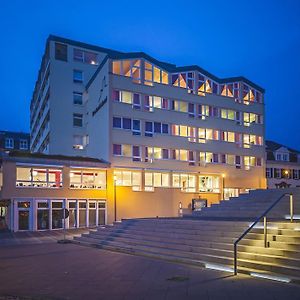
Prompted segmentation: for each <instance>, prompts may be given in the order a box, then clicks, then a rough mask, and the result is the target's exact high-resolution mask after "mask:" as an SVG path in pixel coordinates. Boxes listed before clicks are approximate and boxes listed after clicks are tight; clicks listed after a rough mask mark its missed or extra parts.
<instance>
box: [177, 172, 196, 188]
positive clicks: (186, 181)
mask: <svg viewBox="0 0 300 300" xmlns="http://www.w3.org/2000/svg"><path fill="white" fill-rule="evenodd" d="M172 186H173V187H174V188H181V190H182V191H183V192H196V176H195V175H192V174H182V173H173V175H172Z"/></svg>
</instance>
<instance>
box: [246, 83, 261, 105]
mask: <svg viewBox="0 0 300 300" xmlns="http://www.w3.org/2000/svg"><path fill="white" fill-rule="evenodd" d="M242 86H243V89H242V91H243V93H242V95H243V101H244V103H245V104H249V103H250V102H258V103H262V94H261V93H260V92H258V91H256V90H255V89H253V88H251V87H250V86H248V85H247V84H245V83H243V84H242Z"/></svg>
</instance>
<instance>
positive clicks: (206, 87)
mask: <svg viewBox="0 0 300 300" xmlns="http://www.w3.org/2000/svg"><path fill="white" fill-rule="evenodd" d="M217 91H218V84H217V83H216V82H213V81H212V80H211V79H209V78H207V77H206V76H203V75H202V74H200V73H199V74H198V95H200V96H205V93H217Z"/></svg>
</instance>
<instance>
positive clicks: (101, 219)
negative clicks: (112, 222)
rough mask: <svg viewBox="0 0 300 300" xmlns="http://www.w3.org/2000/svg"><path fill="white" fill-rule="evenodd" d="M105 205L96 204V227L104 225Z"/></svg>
mask: <svg viewBox="0 0 300 300" xmlns="http://www.w3.org/2000/svg"><path fill="white" fill-rule="evenodd" d="M105 204H106V203H105V202H98V225H105V224H106V205H105Z"/></svg>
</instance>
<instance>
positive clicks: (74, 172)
mask: <svg viewBox="0 0 300 300" xmlns="http://www.w3.org/2000/svg"><path fill="white" fill-rule="evenodd" d="M70 188H76V189H106V172H105V171H100V170H88V169H87V170H81V169H71V171H70Z"/></svg>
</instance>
